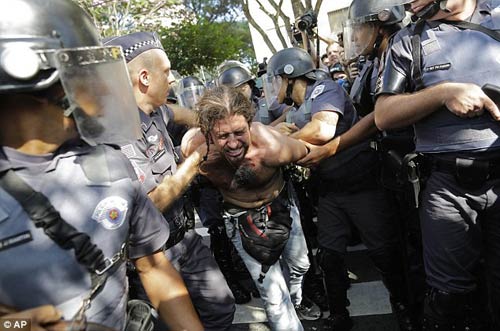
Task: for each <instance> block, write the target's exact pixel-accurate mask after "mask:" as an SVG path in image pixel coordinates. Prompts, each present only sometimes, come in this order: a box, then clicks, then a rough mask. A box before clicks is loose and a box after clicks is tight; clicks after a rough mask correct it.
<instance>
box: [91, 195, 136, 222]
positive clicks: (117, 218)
mask: <svg viewBox="0 0 500 331" xmlns="http://www.w3.org/2000/svg"><path fill="white" fill-rule="evenodd" d="M127 211H128V202H127V200H125V199H124V198H122V197H119V196H116V195H114V196H110V197H107V198H105V199H103V200H101V201H100V202H99V203H98V204H97V206H96V207H95V209H94V212H93V213H92V219H94V220H95V221H97V223H99V224H101V225H102V226H103V227H104V228H106V229H108V230H114V229H117V228H119V227H120V226H122V224H123V222H124V221H125V218H126V216H127Z"/></svg>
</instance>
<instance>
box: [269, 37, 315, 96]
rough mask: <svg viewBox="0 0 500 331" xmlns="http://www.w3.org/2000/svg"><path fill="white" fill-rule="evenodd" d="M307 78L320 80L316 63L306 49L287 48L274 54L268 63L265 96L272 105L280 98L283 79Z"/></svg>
mask: <svg viewBox="0 0 500 331" xmlns="http://www.w3.org/2000/svg"><path fill="white" fill-rule="evenodd" d="M299 77H306V78H308V79H311V80H320V79H321V78H320V77H319V76H318V75H317V74H316V66H315V65H314V61H313V59H312V58H311V56H310V55H309V53H307V52H306V51H305V50H304V49H302V48H298V47H290V48H285V49H282V50H280V51H278V52H277V53H276V54H274V55H273V56H272V57H271V58H270V59H269V62H268V63H267V73H266V74H265V75H263V76H262V84H263V87H264V95H265V97H266V99H269V100H268V104H271V101H272V99H273V98H276V97H277V96H278V93H279V90H280V88H281V84H282V78H288V79H291V78H299Z"/></svg>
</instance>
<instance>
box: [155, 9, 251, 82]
mask: <svg viewBox="0 0 500 331" xmlns="http://www.w3.org/2000/svg"><path fill="white" fill-rule="evenodd" d="M160 35H161V36H162V43H163V46H164V47H165V51H166V52H167V54H168V56H169V58H170V61H171V62H172V68H174V69H176V70H177V71H179V73H180V74H181V75H183V76H184V75H197V76H199V72H200V71H201V68H202V67H203V71H204V72H205V74H206V73H209V74H213V73H214V72H215V69H216V67H217V66H218V65H219V64H220V63H222V62H223V61H224V60H227V59H237V60H241V61H243V62H247V63H251V64H253V62H255V60H253V62H252V59H254V58H255V55H254V53H253V48H252V43H251V37H250V31H249V29H248V25H247V23H244V22H209V21H207V20H204V19H201V20H199V21H198V22H192V21H185V22H182V23H179V24H176V25H174V26H173V27H172V28H164V29H162V30H160Z"/></svg>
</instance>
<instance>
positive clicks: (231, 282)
mask: <svg viewBox="0 0 500 331" xmlns="http://www.w3.org/2000/svg"><path fill="white" fill-rule="evenodd" d="M209 233H210V248H211V249H212V252H213V254H214V258H215V261H217V264H218V265H219V268H220V270H221V272H222V274H223V275H224V277H225V278H226V282H227V285H228V286H229V289H231V292H233V296H234V301H235V302H236V303H237V304H239V305H241V304H244V303H247V302H249V301H250V300H251V299H252V297H251V295H250V293H249V292H248V291H247V290H246V289H245V288H244V287H243V285H241V284H240V282H239V281H238V277H237V275H236V274H235V272H234V266H233V261H232V258H231V249H232V245H231V242H230V241H229V238H228V237H227V235H226V233H225V230H224V226H223V225H219V226H217V225H214V226H212V227H210V230H209Z"/></svg>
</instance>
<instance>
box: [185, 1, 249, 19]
mask: <svg viewBox="0 0 500 331" xmlns="http://www.w3.org/2000/svg"><path fill="white" fill-rule="evenodd" d="M183 3H184V5H185V6H186V8H189V9H190V10H191V11H192V12H194V13H196V15H198V17H199V18H202V19H204V20H207V21H209V22H216V21H217V22H235V21H237V20H238V17H239V16H241V14H242V13H241V9H242V7H241V0H183Z"/></svg>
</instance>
